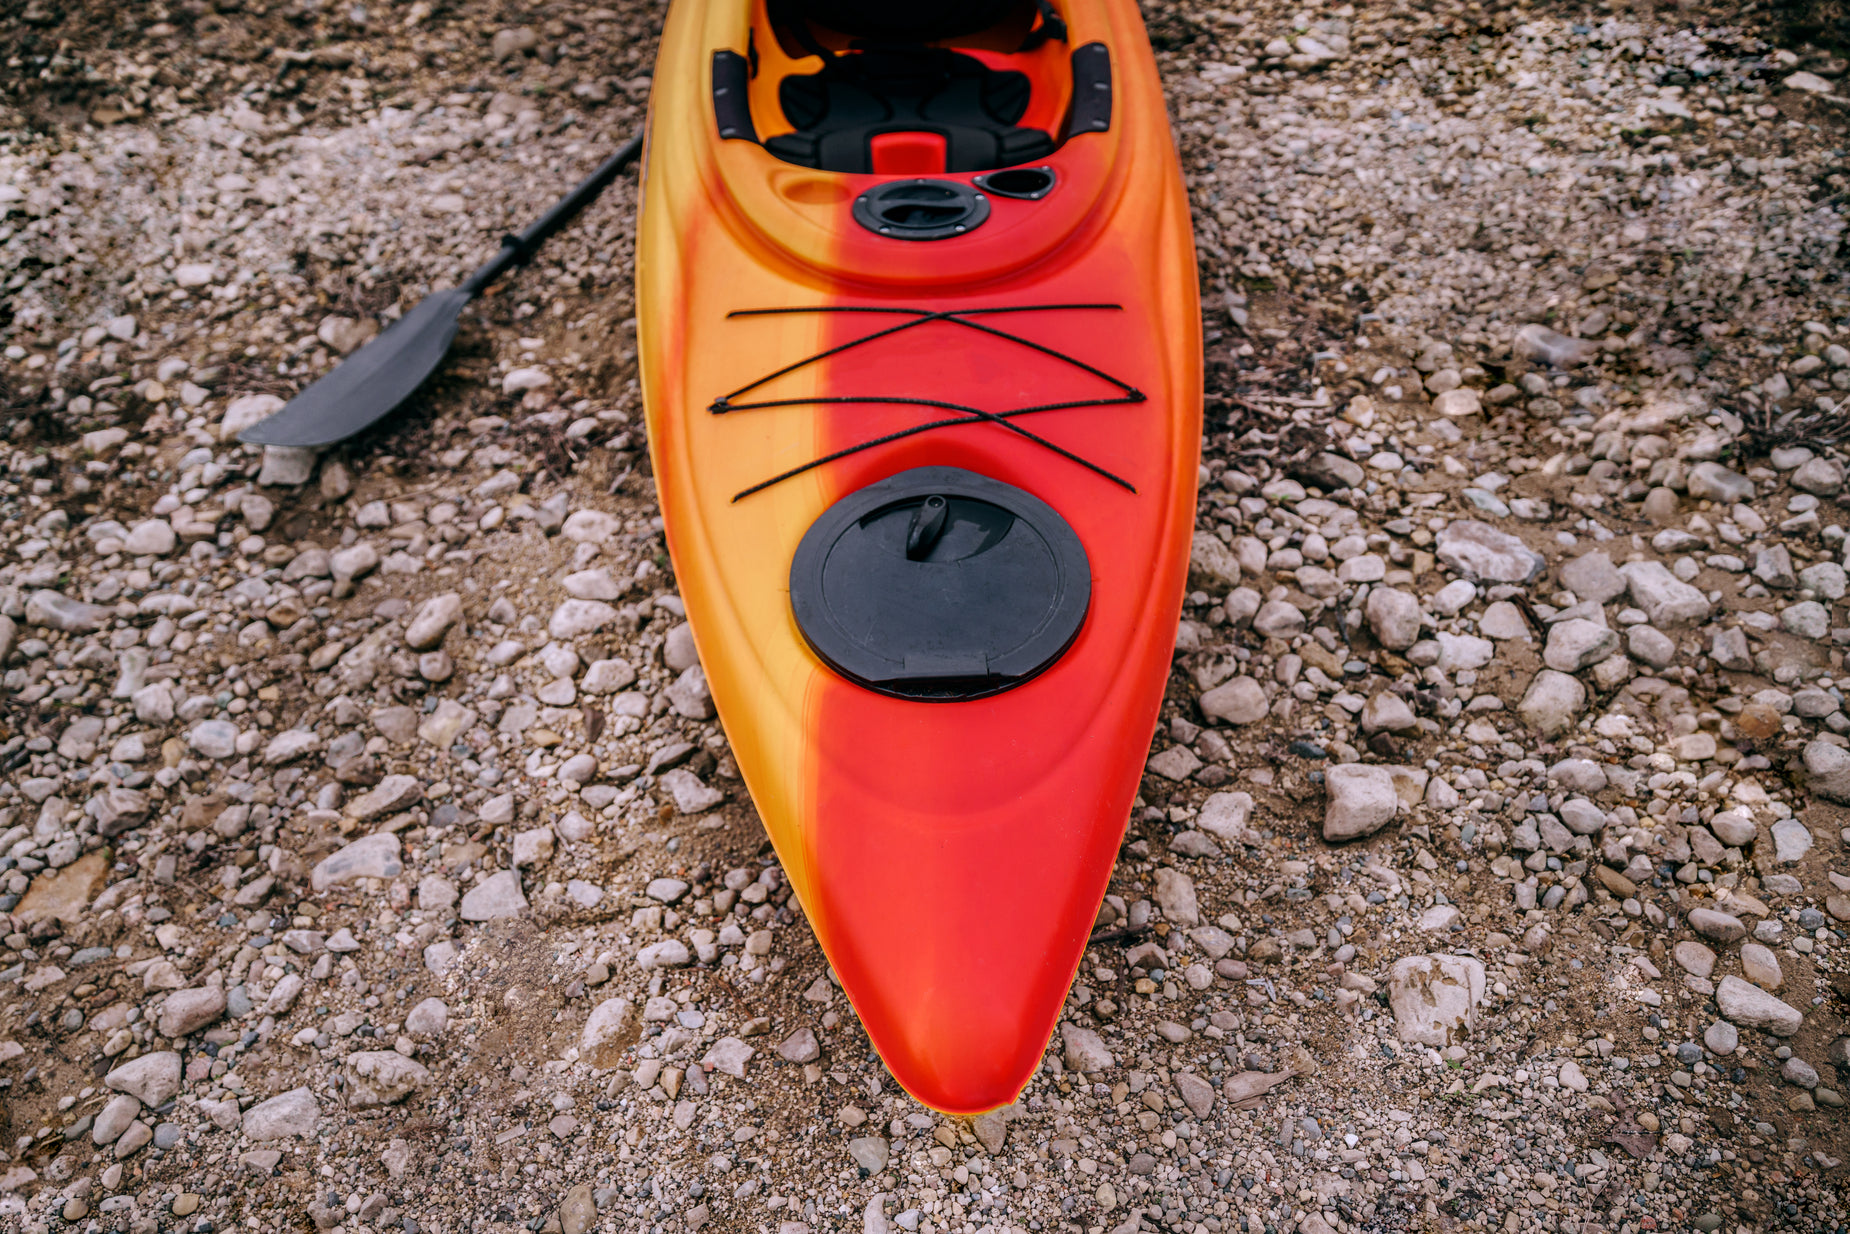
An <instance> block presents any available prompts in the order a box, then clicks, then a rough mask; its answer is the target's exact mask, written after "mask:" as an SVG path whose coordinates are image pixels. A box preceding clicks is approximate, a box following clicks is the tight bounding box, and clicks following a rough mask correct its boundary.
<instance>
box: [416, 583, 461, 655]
mask: <svg viewBox="0 0 1850 1234" xmlns="http://www.w3.org/2000/svg"><path fill="white" fill-rule="evenodd" d="M462 607H463V602H462V596H460V595H458V594H457V593H456V592H454V591H448V592H445V593H444V594H442V595H440V596H432V597H431V598H430V599H428V600H426V601H424V603H423V605H422V606H421V607H419V609H418V611H417V615H416V616H415V617H413V618H412V619H411V624H410V625H408V626H406V627H405V645H406V646H408V647H410V648H411V650H413V651H429V650H430V649H431V648H433V647H435V646H437V645H438V644H440V643H441V642H443V636H444V635H445V634H448V633H449V632H450V627H451V626H453V625H455V624H456V621H457V618H459V617H461V616H462Z"/></svg>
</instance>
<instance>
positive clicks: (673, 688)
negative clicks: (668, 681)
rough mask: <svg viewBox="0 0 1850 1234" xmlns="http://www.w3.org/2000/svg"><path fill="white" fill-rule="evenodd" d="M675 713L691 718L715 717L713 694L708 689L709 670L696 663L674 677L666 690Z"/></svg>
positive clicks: (709, 718)
mask: <svg viewBox="0 0 1850 1234" xmlns="http://www.w3.org/2000/svg"><path fill="white" fill-rule="evenodd" d="M665 693H666V694H667V696H668V705H669V707H671V708H673V710H674V713H675V714H676V715H678V716H683V717H685V718H687V719H689V720H711V719H712V718H713V695H712V693H711V692H710V691H709V690H708V689H707V672H706V670H705V669H703V668H702V667H700V665H698V664H696V665H693V666H692V667H691V668H689V669H688V670H687V671H686V672H684V673H682V674H681V675H680V676H679V677H676V678H675V679H674V683H673V684H672V685H670V686H669V687H668V689H667V690H666V691H665Z"/></svg>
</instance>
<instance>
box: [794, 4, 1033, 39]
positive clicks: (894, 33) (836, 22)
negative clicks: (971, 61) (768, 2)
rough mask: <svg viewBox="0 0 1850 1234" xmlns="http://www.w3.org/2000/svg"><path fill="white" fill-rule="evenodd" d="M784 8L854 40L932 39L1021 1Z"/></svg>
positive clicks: (981, 25) (970, 28)
mask: <svg viewBox="0 0 1850 1234" xmlns="http://www.w3.org/2000/svg"><path fill="white" fill-rule="evenodd" d="M785 3H786V5H787V10H788V11H789V12H791V13H793V14H796V15H800V16H803V17H807V18H808V19H809V20H811V21H813V22H815V23H816V24H817V25H820V26H827V27H828V28H829V29H831V30H838V31H840V32H841V33H843V34H846V35H850V36H852V37H854V38H864V39H900V40H905V41H907V42H915V43H934V42H937V41H938V40H940V39H952V38H958V37H960V36H962V35H966V34H975V33H976V32H977V31H979V30H987V29H988V28H989V27H991V26H993V25H995V24H996V23H998V22H1000V21H1002V20H1003V19H1004V18H1006V17H1008V16H1009V15H1010V14H1011V13H1013V12H1014V11H1015V10H1017V9H1020V8H1021V7H1022V5H1023V0H785Z"/></svg>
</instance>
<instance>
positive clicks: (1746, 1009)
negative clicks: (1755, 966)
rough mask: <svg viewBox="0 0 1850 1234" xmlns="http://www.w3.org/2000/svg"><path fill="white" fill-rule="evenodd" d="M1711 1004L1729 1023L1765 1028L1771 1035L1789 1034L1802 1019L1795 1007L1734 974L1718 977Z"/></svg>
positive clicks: (1787, 1035)
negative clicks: (1718, 983)
mask: <svg viewBox="0 0 1850 1234" xmlns="http://www.w3.org/2000/svg"><path fill="white" fill-rule="evenodd" d="M1715 1005H1716V1006H1717V1007H1719V1008H1721V1013H1722V1015H1723V1016H1724V1017H1725V1018H1726V1019H1727V1020H1728V1021H1729V1022H1730V1023H1733V1024H1738V1025H1740V1026H1742V1027H1744V1028H1760V1029H1765V1030H1766V1031H1767V1032H1769V1033H1771V1034H1773V1036H1775V1037H1790V1036H1792V1035H1793V1034H1794V1033H1796V1032H1798V1031H1799V1029H1800V1028H1801V1027H1802V1026H1803V1025H1804V1023H1805V1017H1804V1015H1803V1014H1802V1013H1801V1012H1800V1011H1799V1009H1798V1008H1797V1007H1793V1006H1789V1005H1788V1004H1786V1003H1784V1002H1781V1001H1780V1000H1779V999H1778V998H1775V997H1774V996H1773V995H1772V994H1770V993H1768V992H1767V991H1765V990H1763V989H1761V988H1760V987H1759V986H1757V985H1753V984H1751V983H1749V982H1746V981H1743V980H1742V979H1741V978H1739V977H1735V976H1727V977H1723V978H1722V979H1721V984H1720V985H1718V986H1717V987H1716V988H1715Z"/></svg>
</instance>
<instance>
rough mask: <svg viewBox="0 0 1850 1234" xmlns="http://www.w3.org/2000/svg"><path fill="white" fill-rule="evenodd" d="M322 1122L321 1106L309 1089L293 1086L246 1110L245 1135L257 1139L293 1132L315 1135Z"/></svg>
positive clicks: (292, 1133)
mask: <svg viewBox="0 0 1850 1234" xmlns="http://www.w3.org/2000/svg"><path fill="white" fill-rule="evenodd" d="M320 1122H321V1105H320V1103H318V1102H317V1101H316V1100H315V1094H314V1093H312V1092H310V1091H309V1090H308V1089H306V1088H292V1089H290V1090H289V1091H288V1092H286V1093H278V1094H277V1095H276V1096H274V1097H272V1098H270V1099H269V1100H268V1101H263V1102H259V1103H258V1104H256V1105H254V1106H252V1107H251V1108H250V1109H248V1110H246V1111H244V1134H245V1135H247V1136H249V1137H250V1138H251V1139H253V1140H256V1141H258V1142H260V1143H261V1142H263V1141H267V1140H281V1139H284V1138H286V1137H288V1136H292V1135H313V1134H315V1128H316V1127H317V1126H318V1125H320Z"/></svg>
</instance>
